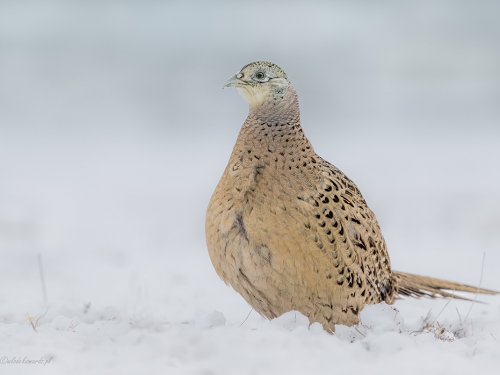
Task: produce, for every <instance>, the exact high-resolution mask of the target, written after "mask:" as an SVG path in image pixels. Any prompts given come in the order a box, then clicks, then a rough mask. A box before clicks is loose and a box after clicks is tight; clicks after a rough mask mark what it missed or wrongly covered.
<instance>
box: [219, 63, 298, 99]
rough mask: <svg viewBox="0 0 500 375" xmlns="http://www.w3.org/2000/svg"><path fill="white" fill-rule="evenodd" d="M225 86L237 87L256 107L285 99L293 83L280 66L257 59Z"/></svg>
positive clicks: (230, 79)
mask: <svg viewBox="0 0 500 375" xmlns="http://www.w3.org/2000/svg"><path fill="white" fill-rule="evenodd" d="M225 87H236V88H237V89H238V91H239V93H240V94H241V96H243V97H244V98H245V100H246V101H247V102H248V104H249V106H250V108H256V107H260V106H261V105H263V104H271V103H273V104H274V105H276V104H278V103H279V102H280V101H283V100H284V97H285V95H286V92H287V89H288V88H289V87H291V84H290V81H289V80H288V77H287V76H286V74H285V72H284V71H283V69H281V68H280V67H279V66H277V65H275V64H273V63H270V62H267V61H256V62H253V63H250V64H247V65H245V66H244V67H243V68H241V70H240V71H239V72H238V73H236V74H235V75H234V76H232V77H231V78H229V80H228V81H227V82H226V84H225V85H224V86H223V87H222V88H225Z"/></svg>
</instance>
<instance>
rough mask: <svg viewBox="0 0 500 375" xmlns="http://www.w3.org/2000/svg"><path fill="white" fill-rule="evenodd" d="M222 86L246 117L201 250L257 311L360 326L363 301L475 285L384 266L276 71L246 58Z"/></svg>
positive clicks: (365, 213) (355, 193) (356, 202)
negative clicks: (243, 104)
mask: <svg viewBox="0 0 500 375" xmlns="http://www.w3.org/2000/svg"><path fill="white" fill-rule="evenodd" d="M224 87H236V88H237V89H238V91H239V92H240V94H241V95H242V96H243V97H244V98H245V99H246V100H247V102H248V104H249V108H250V113H249V115H248V117H247V119H246V121H245V123H244V124H243V126H242V128H241V131H240V133H239V136H238V139H237V141H236V145H235V146H234V149H233V152H232V154H231V157H230V159H229V163H228V165H227V167H226V170H225V171H224V174H223V175H222V178H221V180H220V181H219V184H218V185H217V188H216V189H215V192H214V193H213V196H212V199H211V200H210V204H209V206H208V210H207V214H206V239H207V246H208V251H209V254H210V258H211V260H212V263H213V265H214V267H215V270H216V272H217V273H218V275H219V276H220V277H221V278H222V279H223V280H224V281H225V282H226V283H227V284H229V285H231V286H232V287H233V288H234V289H235V290H236V291H237V292H238V293H240V294H241V295H242V296H243V298H244V299H245V300H246V301H247V302H248V303H249V304H250V305H252V306H253V308H254V309H255V310H256V311H257V312H259V313H260V314H262V315H263V316H265V317H266V318H268V319H272V318H275V317H277V316H279V315H281V314H283V313H285V312H287V311H291V310H297V311H299V312H301V313H302V314H304V315H305V316H307V317H308V318H309V320H310V322H311V323H313V322H319V323H321V324H322V325H323V327H324V328H325V329H326V330H327V331H329V332H333V331H334V330H335V324H344V325H355V324H357V323H358V314H359V312H360V311H361V309H362V308H363V306H365V305H366V304H373V303H378V302H382V301H385V302H386V303H389V304H391V303H393V301H394V299H395V298H396V297H397V296H398V295H405V296H414V297H421V296H430V297H434V296H436V295H441V296H450V295H451V294H450V293H448V292H446V291H445V290H456V291H465V292H476V291H478V289H477V288H476V287H471V286H467V285H463V284H458V283H454V282H448V281H444V280H439V279H434V278H430V277H424V276H416V275H410V274H406V273H402V272H396V271H393V270H392V269H391V264H390V260H389V254H388V253H387V248H386V244H385V241H384V238H383V237H382V233H381V231H380V227H379V225H378V223H377V220H376V218H375V215H374V214H373V212H372V211H371V210H370V209H369V208H368V206H367V204H366V202H365V200H364V199H363V196H362V195H361V193H360V191H359V190H358V188H357V187H356V185H355V184H354V183H353V182H352V181H351V180H350V179H349V178H347V176H346V175H345V174H344V173H342V172H341V171H340V170H339V169H337V168H336V167H335V166H333V165H332V164H330V163H328V162H327V161H326V160H324V159H322V158H321V157H320V156H318V155H317V154H316V153H315V152H314V150H313V147H312V145H311V143H310V142H309V140H308V139H307V138H306V136H305V134H304V132H303V131H302V127H301V126H300V115H299V102H298V98H297V94H296V92H295V89H294V88H293V86H292V85H291V84H290V81H289V80H288V78H287V76H286V74H285V72H284V71H283V70H282V69H281V68H279V67H278V66H276V65H275V64H272V63H269V62H263V61H258V62H253V63H250V64H248V65H246V66H244V67H243V68H242V69H241V71H240V72H238V73H237V74H236V75H235V76H233V77H232V78H231V79H229V81H228V82H227V83H226V84H225V85H224ZM479 292H481V293H488V294H496V292H493V291H489V290H485V289H479Z"/></svg>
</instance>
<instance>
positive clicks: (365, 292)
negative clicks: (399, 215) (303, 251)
mask: <svg viewBox="0 0 500 375" xmlns="http://www.w3.org/2000/svg"><path fill="white" fill-rule="evenodd" d="M318 168H319V172H320V173H319V176H320V177H319V181H318V182H319V183H318V184H317V189H316V192H315V194H313V196H312V197H310V199H311V198H312V199H313V201H314V202H313V204H314V206H316V205H317V207H316V209H315V210H314V211H315V212H316V213H315V215H314V218H315V219H316V225H317V233H318V237H319V241H321V242H322V243H323V244H325V245H326V246H325V250H326V252H327V253H328V255H329V259H332V260H333V261H332V265H333V267H334V268H335V269H336V271H337V273H336V275H332V277H334V278H336V282H337V284H338V285H339V286H340V287H341V288H342V290H347V291H349V297H348V299H350V300H351V303H350V304H351V305H352V306H356V305H357V306H363V305H364V304H365V303H377V302H380V301H387V302H388V303H390V302H391V301H392V298H393V294H394V283H393V280H392V274H391V266H390V260H389V255H388V253H387V248H386V244H385V240H384V238H383V236H382V233H381V231H380V227H379V225H378V222H377V219H376V218H375V214H374V213H373V212H372V211H371V210H370V208H369V207H368V205H367V204H366V201H365V200H364V198H363V196H362V195H361V192H360V191H359V189H358V188H357V186H356V185H355V184H354V183H353V182H352V181H351V180H350V179H349V178H348V177H347V176H346V175H345V174H344V173H343V172H342V171H340V170H339V169H338V168H336V167H335V166H334V165H332V164H330V163H328V162H327V161H326V160H323V159H321V158H319V161H318ZM332 273H335V272H334V271H333V270H332ZM355 301H363V303H362V304H358V303H355Z"/></svg>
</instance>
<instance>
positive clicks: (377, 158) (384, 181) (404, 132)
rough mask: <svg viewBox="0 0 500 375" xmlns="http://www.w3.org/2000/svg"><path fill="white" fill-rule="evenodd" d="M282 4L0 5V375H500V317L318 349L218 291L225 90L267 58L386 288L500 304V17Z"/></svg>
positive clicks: (443, 311) (56, 0)
mask: <svg viewBox="0 0 500 375" xmlns="http://www.w3.org/2000/svg"><path fill="white" fill-rule="evenodd" d="M288 6H289V7H290V8H289V9H288V10H289V11H288V12H286V15H285V16H284V17H277V15H283V14H285V13H284V12H283V7H284V3H283V2H271V1H266V2H259V1H254V2H252V6H251V7H248V8H244V7H242V5H238V4H236V3H235V2H224V1H215V0H214V1H211V2H201V1H200V2H166V1H165V2H164V1H162V2H158V1H147V0H143V1H134V0H131V1H127V2H115V1H112V0H102V1H99V2H88V1H74V2H66V1H60V0H44V1H42V0H40V1H36V2H35V1H34V2H28V1H27V2H19V1H7V0H5V1H3V2H2V4H1V5H0V8H1V9H0V35H1V37H0V50H1V51H2V58H1V59H0V71H2V72H3V73H6V74H0V107H1V108H0V373H2V374H4V373H5V374H27V373H37V374H88V373H91V374H143V373H144V374H156V373H162V374H200V375H201V374H205V375H208V374H213V375H219V374H221V375H224V374H230V375H234V374H238V375H240V374H243V375H245V374H287V375H294V374H308V373H312V374H317V375H320V374H341V373H355V374H358V373H359V374H365V373H369V374H370V375H375V374H408V375H414V374H422V373H425V374H468V375H469V374H483V375H488V374H498V373H500V297H498V296H478V302H476V303H474V304H473V303H471V302H468V301H460V300H456V299H453V300H451V301H449V300H448V299H436V300H430V299H422V300H416V299H401V300H398V301H396V302H395V304H394V305H392V306H387V305H385V304H379V305H374V306H368V307H366V308H365V309H364V310H363V311H362V312H361V324H360V325H358V326H357V327H344V326H337V327H336V332H335V334H334V335H330V334H327V333H326V332H325V331H323V329H322V328H321V326H319V325H318V324H313V325H311V326H309V323H308V321H307V319H306V318H305V317H303V316H302V315H301V314H299V313H297V312H293V311H292V312H289V313H287V314H285V315H283V316H281V317H279V318H277V319H275V320H272V321H267V320H265V319H264V318H262V317H261V316H259V315H258V314H257V313H256V312H254V311H251V307H250V306H248V305H247V304H246V303H245V301H244V300H243V299H242V298H241V297H240V296H239V295H238V294H237V293H235V292H234V291H233V290H232V289H231V288H229V287H228V286H226V285H224V283H223V282H222V281H221V280H220V279H219V278H218V277H217V275H216V273H215V271H214V269H213V267H212V265H211V262H210V259H209V257H208V253H207V250H206V246H205V239H204V215H205V210H206V207H207V204H208V201H209V199H210V196H211V194H212V191H213V189H214V188H215V186H216V184H217V181H218V179H219V177H220V175H221V174H222V171H223V169H224V167H225V165H226V162H227V159H228V157H229V154H230V152H231V148H232V146H233V144H234V141H235V139H236V136H237V132H238V130H239V126H240V124H241V123H242V122H243V121H244V118H245V116H246V111H247V108H246V105H245V103H244V101H243V100H242V99H241V98H240V97H239V95H237V93H236V92H234V91H231V90H224V91H223V90H221V89H220V88H221V86H222V84H223V83H224V82H225V81H226V80H227V79H228V78H229V77H230V76H231V75H232V74H234V72H235V71H237V70H238V69H240V68H241V67H242V66H243V65H244V64H246V63H248V62H250V61H254V60H257V59H262V60H270V61H274V62H276V63H278V64H279V65H281V66H282V67H283V68H284V69H285V71H286V72H287V74H288V76H289V77H290V79H291V80H292V82H293V83H294V85H295V87H296V88H297V91H298V94H299V98H300V103H301V111H302V112H301V115H302V124H303V127H304V131H305V133H306V134H307V136H308V137H309V139H310V140H311V141H312V143H313V145H314V148H315V150H316V151H317V152H318V154H320V155H321V156H322V157H324V158H325V159H326V160H328V161H330V162H332V163H333V164H334V165H336V166H337V167H339V168H340V169H341V170H342V171H344V172H345V173H346V174H347V175H348V176H349V177H350V178H351V179H352V180H353V181H355V183H356V184H357V185H358V187H359V188H360V190H361V191H362V193H363V195H364V197H365V199H366V201H367V202H368V204H369V206H370V207H371V208H372V210H373V211H374V212H375V213H376V215H377V218H378V220H379V223H380V225H381V228H382V232H383V234H384V236H385V239H386V241H387V244H388V249H389V254H390V256H391V262H392V267H393V268H394V269H395V270H398V271H406V272H410V273H415V274H423V275H428V276H434V277H440V278H443V279H449V280H453V281H459V282H463V283H467V284H470V285H478V283H479V281H480V280H481V279H482V282H481V285H482V286H483V287H485V288H491V289H496V290H498V289H500V272H498V265H499V264H500V230H499V228H500V199H499V191H500V127H499V126H498V124H499V123H500V121H499V119H500V112H499V111H500V107H499V106H498V102H499V100H498V99H499V90H498V87H499V85H498V82H500V80H499V79H500V70H499V67H500V54H498V48H497V47H498V44H499V43H498V41H499V37H500V23H498V20H497V18H498V17H496V15H497V14H498V7H499V5H498V3H495V2H486V1H481V2H474V3H473V4H472V3H471V4H469V3H467V2H456V1H441V2H439V3H437V2H435V1H423V2H420V3H419V5H418V6H417V5H415V3H414V2H412V1H406V0H397V1H396V0H394V1H387V2H381V3H380V4H379V3H377V4H371V3H368V2H366V4H358V3H355V2H351V3H348V2H333V1H332V2H310V1H304V2H300V1H296V2H289V5H288ZM258 20H260V21H259V22H260V23H259V25H260V27H259V28H257V30H254V29H253V26H254V25H255V24H256V22H257V21H258ZM285 21H286V22H285ZM228 30H231V32H228ZM250 30H251V31H250ZM271 36H272V37H271ZM285 37H287V38H285ZM193 108H194V109H193ZM353 150H357V151H356V152H353ZM38 255H40V256H41V259H42V266H43V273H44V280H45V285H46V292H47V301H45V300H44V295H43V290H42V283H41V279H40V271H39V264H38V261H37V256H38ZM483 255H484V256H485V262H484V269H483V270H482V268H483V267H482V260H483ZM469 297H471V298H473V297H474V296H469ZM480 302H484V303H480ZM39 360H41V362H40V363H39V362H36V363H29V364H28V363H26V362H27V361H39ZM2 361H11V363H3V362H2ZM23 361H24V362H25V363H22V362H23ZM48 361H50V362H48ZM16 362H21V363H16Z"/></svg>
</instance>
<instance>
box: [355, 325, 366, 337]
mask: <svg viewBox="0 0 500 375" xmlns="http://www.w3.org/2000/svg"><path fill="white" fill-rule="evenodd" d="M354 329H355V330H356V331H358V333H359V334H360V335H361V336H363V337H366V336H365V335H363V334H362V333H361V332H360V331H359V329H357V328H356V327H354Z"/></svg>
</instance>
